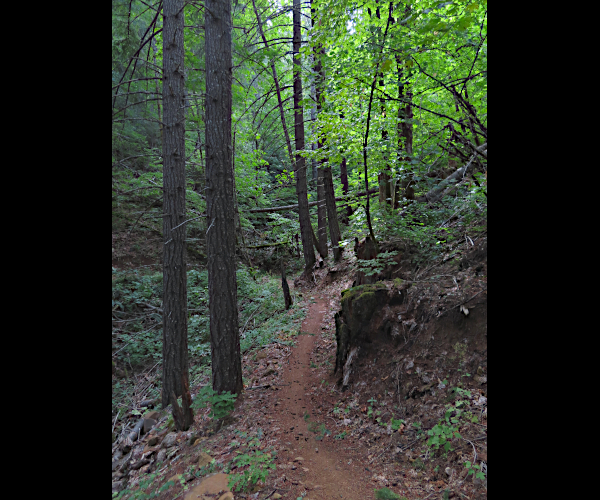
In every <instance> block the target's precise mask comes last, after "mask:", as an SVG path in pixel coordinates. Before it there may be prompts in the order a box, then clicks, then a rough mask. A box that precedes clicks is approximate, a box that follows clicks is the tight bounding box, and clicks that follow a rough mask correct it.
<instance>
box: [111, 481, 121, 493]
mask: <svg viewBox="0 0 600 500" xmlns="http://www.w3.org/2000/svg"><path fill="white" fill-rule="evenodd" d="M123 482H124V481H113V483H112V490H113V492H115V491H117V492H118V491H121V490H122V489H123Z"/></svg>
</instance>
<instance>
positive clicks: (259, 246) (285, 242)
mask: <svg viewBox="0 0 600 500" xmlns="http://www.w3.org/2000/svg"><path fill="white" fill-rule="evenodd" d="M290 243H291V242H290V241H280V242H279V243H265V244H264V245H255V246H252V247H246V248H267V247H277V246H279V245H288V244H290Z"/></svg>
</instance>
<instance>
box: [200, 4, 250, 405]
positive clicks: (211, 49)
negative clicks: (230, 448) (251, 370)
mask: <svg viewBox="0 0 600 500" xmlns="http://www.w3.org/2000/svg"><path fill="white" fill-rule="evenodd" d="M205 5H206V9H205V12H206V16H205V48H206V132H205V134H206V186H207V190H206V211H207V225H208V229H207V232H206V246H207V252H208V265H207V268H208V294H209V314H210V345H211V358H212V385H213V389H214V390H215V392H217V393H218V394H222V393H223V392H226V391H230V392H231V393H232V394H239V393H240V392H241V390H242V387H243V386H242V363H241V355H240V339H239V328H238V311H237V279H236V259H235V224H234V222H235V219H234V199H233V165H232V145H231V105H232V94H231V92H232V90H231V84H232V58H231V3H230V2H223V1H219V0H206V3H205Z"/></svg>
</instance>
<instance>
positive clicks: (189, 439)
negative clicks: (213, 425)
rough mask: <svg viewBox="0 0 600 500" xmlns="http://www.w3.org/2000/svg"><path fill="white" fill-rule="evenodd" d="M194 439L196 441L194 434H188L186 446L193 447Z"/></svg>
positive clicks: (196, 436) (196, 437)
mask: <svg viewBox="0 0 600 500" xmlns="http://www.w3.org/2000/svg"><path fill="white" fill-rule="evenodd" d="M196 439H198V435H197V434H196V433H195V432H190V433H189V434H188V438H187V444H188V445H190V446H193V445H194V443H195V442H196Z"/></svg>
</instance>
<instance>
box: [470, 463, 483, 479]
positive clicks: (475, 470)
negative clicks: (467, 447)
mask: <svg viewBox="0 0 600 500" xmlns="http://www.w3.org/2000/svg"><path fill="white" fill-rule="evenodd" d="M465 467H466V468H467V469H468V470H469V472H468V474H467V475H469V476H470V475H471V474H475V477H476V478H477V479H481V480H483V479H485V474H484V473H483V472H482V471H481V466H479V465H477V464H471V462H470V461H468V460H467V461H466V462H465Z"/></svg>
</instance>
